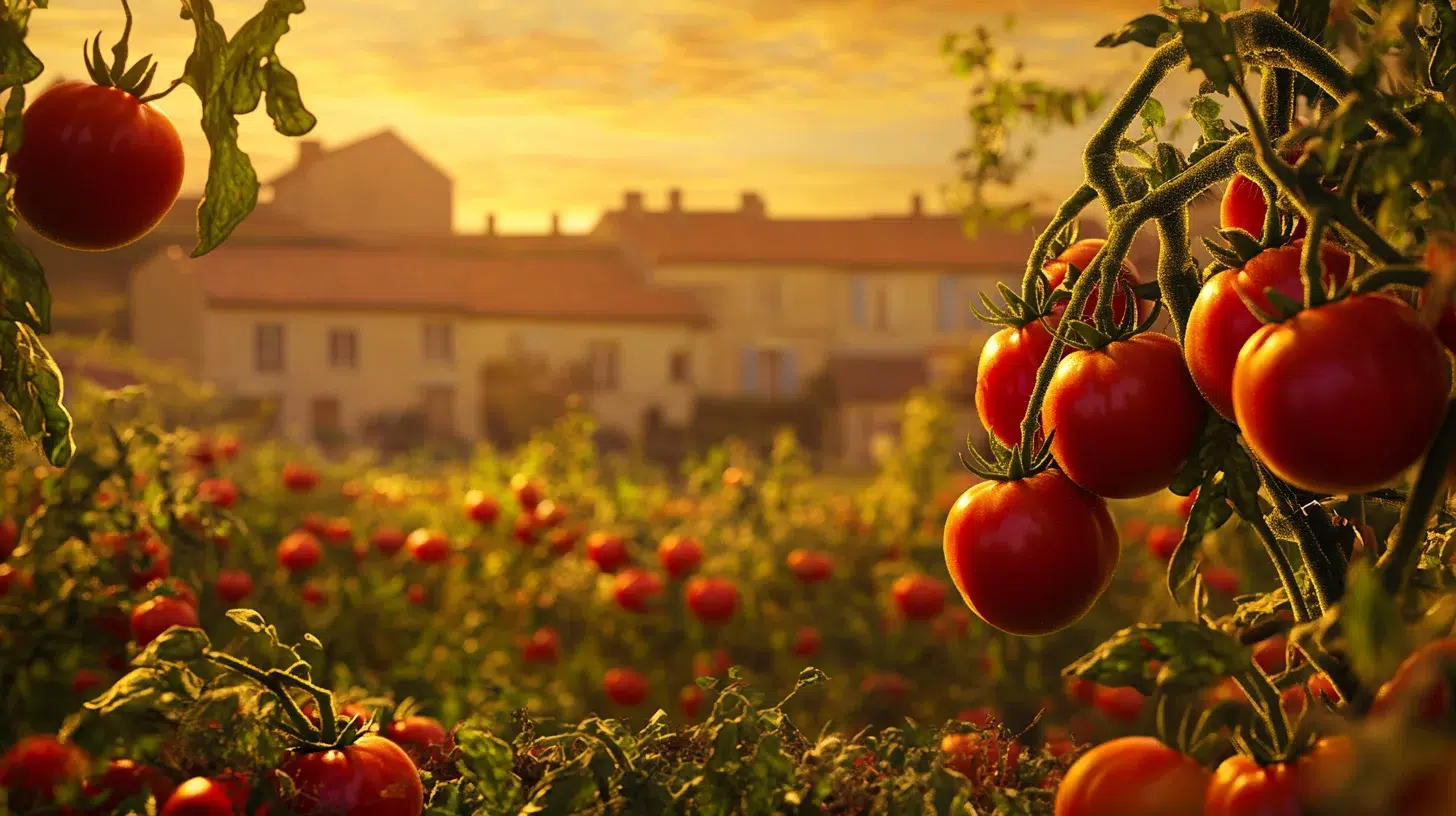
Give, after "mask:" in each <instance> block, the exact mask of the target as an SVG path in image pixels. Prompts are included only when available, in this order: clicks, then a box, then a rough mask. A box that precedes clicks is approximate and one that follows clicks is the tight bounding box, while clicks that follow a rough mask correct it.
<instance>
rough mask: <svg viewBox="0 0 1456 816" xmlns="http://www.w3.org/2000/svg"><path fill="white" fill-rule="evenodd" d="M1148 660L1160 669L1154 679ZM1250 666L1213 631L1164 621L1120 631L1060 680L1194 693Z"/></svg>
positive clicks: (1245, 655)
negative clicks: (1149, 672) (1077, 680)
mask: <svg viewBox="0 0 1456 816" xmlns="http://www.w3.org/2000/svg"><path fill="white" fill-rule="evenodd" d="M1151 660H1159V661H1162V663H1163V667H1162V669H1160V670H1159V671H1158V675H1157V677H1156V678H1152V677H1149V676H1148V670H1147V667H1148V662H1149V661H1151ZM1251 660H1252V654H1251V653H1250V651H1249V649H1248V648H1247V647H1245V646H1244V645H1242V644H1240V643H1239V642H1238V641H1237V640H1235V639H1234V638H1232V637H1230V636H1229V635H1226V634H1224V633H1223V632H1220V631H1219V630H1217V629H1211V628H1209V627H1207V626H1205V625H1203V624H1202V623H1195V622H1191V621H1164V622H1162V623H1140V624H1137V625H1135V626H1131V627H1129V628H1127V629H1123V630H1122V631H1120V632H1118V633H1117V634H1115V635H1113V636H1112V637H1111V638H1109V639H1108V640H1106V641H1104V642H1103V643H1102V644H1101V645H1100V646H1098V647H1097V648H1096V649H1093V650H1092V651H1091V652H1090V653H1088V654H1087V655H1085V656H1083V657H1082V658H1080V659H1079V660H1077V662H1075V663H1073V664H1072V665H1070V666H1068V667H1067V668H1066V669H1065V670H1063V671H1062V674H1063V675H1064V676H1068V677H1081V678H1083V679H1086V680H1091V681H1092V682H1094V683H1100V684H1102V685H1105V686H1131V687H1133V688H1135V689H1137V690H1138V691H1141V692H1142V693H1144V694H1152V693H1153V691H1154V690H1159V689H1160V690H1162V691H1165V692H1171V691H1196V690H1200V689H1206V688H1208V687H1210V686H1212V685H1214V684H1215V683H1217V682H1218V681H1219V680H1221V679H1223V678H1225V677H1228V676H1230V675H1233V674H1235V673H1237V672H1239V671H1242V670H1243V669H1244V668H1245V667H1246V666H1248V665H1249V662H1250V661H1251Z"/></svg>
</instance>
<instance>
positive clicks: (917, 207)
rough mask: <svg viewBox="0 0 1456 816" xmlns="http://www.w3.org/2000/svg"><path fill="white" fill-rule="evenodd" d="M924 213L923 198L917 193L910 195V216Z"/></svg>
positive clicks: (915, 216) (916, 216) (918, 215)
mask: <svg viewBox="0 0 1456 816" xmlns="http://www.w3.org/2000/svg"><path fill="white" fill-rule="evenodd" d="M924 214H925V199H924V198H923V197H922V196H921V195H920V194H919V193H916V194H915V195H912V196H910V216H911V217H912V218H919V217H920V216H922V215H924Z"/></svg>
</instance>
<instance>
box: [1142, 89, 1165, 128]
mask: <svg viewBox="0 0 1456 816" xmlns="http://www.w3.org/2000/svg"><path fill="white" fill-rule="evenodd" d="M1138 116H1139V117H1141V118H1142V120H1143V124H1144V125H1146V126H1147V127H1149V128H1160V127H1163V126H1164V125H1166V124H1168V113H1167V111H1165V110H1163V103H1162V102H1159V101H1158V100H1157V99H1154V98H1153V97H1151V96H1150V97H1148V101H1147V102H1144V103H1143V109H1142V110H1141V111H1139V112H1138Z"/></svg>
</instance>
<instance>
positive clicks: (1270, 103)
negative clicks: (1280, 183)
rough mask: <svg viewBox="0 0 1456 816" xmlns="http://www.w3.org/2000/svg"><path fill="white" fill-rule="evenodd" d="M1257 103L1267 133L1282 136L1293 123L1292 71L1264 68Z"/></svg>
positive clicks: (1277, 136) (1268, 199)
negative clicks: (1267, 127)
mask: <svg viewBox="0 0 1456 816" xmlns="http://www.w3.org/2000/svg"><path fill="white" fill-rule="evenodd" d="M1259 105H1260V108H1261V109H1262V112H1263V115H1264V121H1265V122H1267V123H1268V125H1269V135H1270V136H1272V137H1273V138H1275V139H1281V138H1283V137H1284V134H1286V133H1288V132H1289V129H1290V128H1291V127H1292V126H1293V125H1294V72H1293V71H1291V70H1289V69H1288V68H1273V69H1270V70H1266V71H1265V72H1264V76H1263V77H1262V81H1261V84H1260V87H1259ZM1264 200H1265V201H1272V200H1273V199H1270V198H1266V199H1264ZM1270 209H1273V208H1272V207H1271V208H1270Z"/></svg>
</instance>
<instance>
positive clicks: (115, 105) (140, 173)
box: [8, 82, 186, 252]
mask: <svg viewBox="0 0 1456 816" xmlns="http://www.w3.org/2000/svg"><path fill="white" fill-rule="evenodd" d="M22 119H23V121H24V125H25V140H24V142H23V143H22V144H21V146H20V149H19V150H17V151H16V152H15V154H14V155H12V156H11V157H10V162H9V165H8V167H9V170H10V172H11V173H13V174H14V175H15V188H14V189H15V209H16V211H17V212H18V213H19V214H20V217H21V218H23V219H25V223H27V224H29V225H30V227H31V229H33V230H35V231H36V233H37V234H38V235H40V236H41V237H43V238H45V239H46V240H48V241H51V242H52V243H55V244H59V245H60V246H63V247H68V248H70V249H78V250H87V251H93V252H95V251H104V250H109V249H116V248H118V247H123V246H126V245H127V244H130V243H131V242H133V241H135V240H137V239H138V238H140V237H142V236H143V235H146V234H147V233H148V232H151V231H152V229H153V228H155V227H156V226H157V224H159V223H160V222H161V220H162V219H163V218H164V217H165V216H166V215H167V212H168V211H169V210H171V209H172V205H173V204H174V203H175V202H176V201H177V194H178V193H179V192H181V190H182V174H183V171H184V170H185V169H186V161H185V157H184V154H183V150H182V139H181V137H179V136H178V135H177V129H176V128H175V127H173V126H172V122H171V121H170V120H168V119H167V117H166V115H165V114H163V113H162V112H161V111H159V110H157V109H156V108H154V107H152V106H150V105H143V104H142V103H141V102H140V101H139V100H138V99H137V98H136V97H134V96H132V95H131V94H128V93H127V92H125V91H122V90H119V89H117V88H105V87H102V86H100V85H96V84H94V83H91V82H59V83H56V84H55V85H54V86H52V87H51V88H49V89H47V90H46V91H44V92H43V93H41V94H40V95H39V96H37V97H36V98H35V99H34V101H32V102H31V103H30V105H29V106H28V107H26V109H25V113H24V114H23V117H22Z"/></svg>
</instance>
